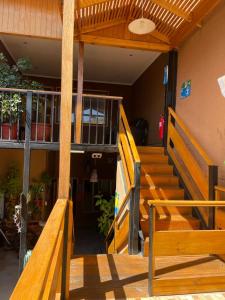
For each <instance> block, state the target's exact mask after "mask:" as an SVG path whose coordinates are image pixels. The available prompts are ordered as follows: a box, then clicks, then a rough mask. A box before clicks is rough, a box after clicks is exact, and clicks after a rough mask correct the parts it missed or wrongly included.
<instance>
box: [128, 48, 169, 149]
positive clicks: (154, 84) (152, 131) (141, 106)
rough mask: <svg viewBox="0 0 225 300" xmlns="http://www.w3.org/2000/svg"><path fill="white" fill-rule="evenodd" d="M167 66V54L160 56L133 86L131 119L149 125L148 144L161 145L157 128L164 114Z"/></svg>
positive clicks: (130, 109)
mask: <svg viewBox="0 0 225 300" xmlns="http://www.w3.org/2000/svg"><path fill="white" fill-rule="evenodd" d="M166 64H168V54H162V55H160V56H159V57H158V58H157V59H156V61H154V63H153V64H152V65H151V66H150V67H149V68H148V69H147V70H146V71H145V72H144V73H143V74H142V75H141V76H140V77H139V78H138V80H137V81H136V82H135V84H134V85H133V98H132V101H131V108H129V111H130V112H131V119H135V118H144V119H146V120H147V121H148V123H149V134H148V144H158V143H161V141H160V139H159V133H158V126H159V118H160V114H162V113H163V112H164V105H165V88H164V85H163V70H164V66H165V65H166Z"/></svg>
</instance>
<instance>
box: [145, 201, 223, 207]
mask: <svg viewBox="0 0 225 300" xmlns="http://www.w3.org/2000/svg"><path fill="white" fill-rule="evenodd" d="M148 205H149V206H154V207H167V206H176V207H197V206H201V207H225V201H219V200H218V201H217V200H209V201H205V200H148Z"/></svg>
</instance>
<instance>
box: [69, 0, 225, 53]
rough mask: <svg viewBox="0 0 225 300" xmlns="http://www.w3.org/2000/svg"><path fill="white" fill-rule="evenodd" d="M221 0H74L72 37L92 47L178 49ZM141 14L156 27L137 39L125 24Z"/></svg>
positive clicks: (162, 50)
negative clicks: (73, 32) (96, 45)
mask: <svg viewBox="0 0 225 300" xmlns="http://www.w3.org/2000/svg"><path fill="white" fill-rule="evenodd" d="M220 1H221V0H76V11H75V38H76V39H77V40H79V41H83V42H86V43H93V44H103V45H110V46H118V47H128V48H136V49H144V50H154V51H161V52H167V51H169V50H170V49H173V48H177V47H178V46H179V45H180V43H181V42H183V40H184V39H185V38H186V37H187V36H188V35H189V34H190V33H191V32H193V31H194V30H195V29H196V28H198V27H201V22H202V20H203V19H204V18H205V17H206V16H207V15H208V14H209V13H210V12H211V11H212V10H213V9H214V8H215V7H216V6H217V5H218V4H219V2H220ZM142 8H143V15H144V17H146V18H149V19H151V20H152V21H154V22H155V24H156V30H155V31H154V32H152V33H151V34H147V35H144V36H139V35H135V34H131V33H130V32H129V31H128V24H129V22H131V21H132V20H134V19H136V18H139V17H141V16H142Z"/></svg>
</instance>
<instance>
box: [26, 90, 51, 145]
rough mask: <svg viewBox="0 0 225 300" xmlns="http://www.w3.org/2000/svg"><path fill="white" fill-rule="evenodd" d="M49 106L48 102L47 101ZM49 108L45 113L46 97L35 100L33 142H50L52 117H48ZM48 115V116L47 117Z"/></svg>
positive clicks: (32, 127)
mask: <svg viewBox="0 0 225 300" xmlns="http://www.w3.org/2000/svg"><path fill="white" fill-rule="evenodd" d="M47 104H48V101H47ZM48 110H49V108H48V106H47V107H46V111H45V97H44V96H41V95H40V97H39V99H38V100H37V98H36V97H34V98H33V112H32V113H33V116H32V125H31V140H32V141H35V140H37V141H50V136H51V124H50V116H49V115H48ZM45 114H46V116H45Z"/></svg>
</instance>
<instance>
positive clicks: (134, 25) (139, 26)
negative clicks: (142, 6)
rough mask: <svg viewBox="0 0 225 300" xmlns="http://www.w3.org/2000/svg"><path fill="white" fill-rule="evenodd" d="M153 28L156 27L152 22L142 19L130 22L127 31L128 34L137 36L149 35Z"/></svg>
mask: <svg viewBox="0 0 225 300" xmlns="http://www.w3.org/2000/svg"><path fill="white" fill-rule="evenodd" d="M155 27H156V26H155V23H154V22H152V21H151V20H149V19H146V18H143V17H141V18H139V19H136V20H134V21H132V22H131V23H130V24H129V25H128V29H129V31H130V32H132V33H135V34H139V35H141V34H147V33H150V32H152V31H154V30H155Z"/></svg>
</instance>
